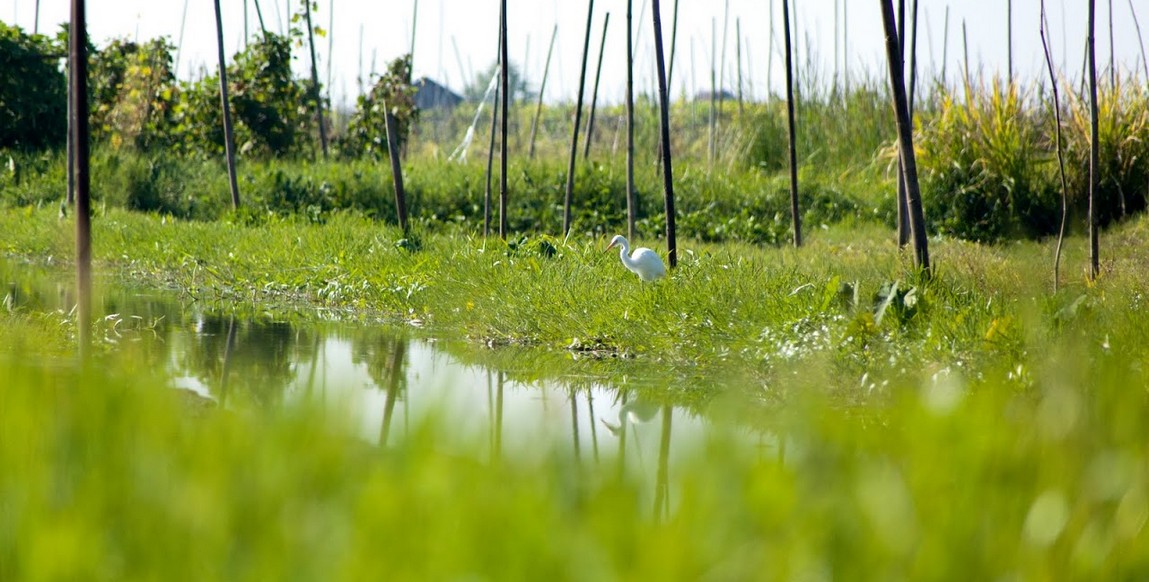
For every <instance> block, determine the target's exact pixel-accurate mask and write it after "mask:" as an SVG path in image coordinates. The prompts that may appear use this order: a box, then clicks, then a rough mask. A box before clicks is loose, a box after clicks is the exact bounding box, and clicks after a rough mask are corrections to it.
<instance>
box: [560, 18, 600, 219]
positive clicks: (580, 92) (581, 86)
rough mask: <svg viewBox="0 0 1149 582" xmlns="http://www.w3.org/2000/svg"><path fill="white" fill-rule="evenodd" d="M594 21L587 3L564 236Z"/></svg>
mask: <svg viewBox="0 0 1149 582" xmlns="http://www.w3.org/2000/svg"><path fill="white" fill-rule="evenodd" d="M593 21H594V0H590V2H588V3H587V14H586V36H585V40H583V45H582V68H581V69H580V72H579V78H578V99H577V101H576V102H575V118H574V128H573V129H572V130H571V149H570V162H569V163H568V164H567V186H566V197H565V198H564V200H563V236H564V237H565V236H566V235H567V234H568V233H569V232H570V229H571V203H572V202H573V199H574V174H575V158H576V157H577V154H578V129H579V125H580V124H581V123H582V98H583V93H584V91H585V90H586V61H587V53H589V52H590V29H591V25H592V23H593Z"/></svg>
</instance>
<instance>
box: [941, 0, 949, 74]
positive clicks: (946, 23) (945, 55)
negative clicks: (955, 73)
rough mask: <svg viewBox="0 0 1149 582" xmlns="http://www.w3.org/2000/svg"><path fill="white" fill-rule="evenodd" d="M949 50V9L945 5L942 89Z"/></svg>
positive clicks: (947, 5)
mask: <svg viewBox="0 0 1149 582" xmlns="http://www.w3.org/2000/svg"><path fill="white" fill-rule="evenodd" d="M949 50H950V7H949V4H946V17H945V21H944V24H942V87H945V86H946V65H947V64H949Z"/></svg>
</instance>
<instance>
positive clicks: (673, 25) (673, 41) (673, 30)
mask: <svg viewBox="0 0 1149 582" xmlns="http://www.w3.org/2000/svg"><path fill="white" fill-rule="evenodd" d="M677 48H678V0H674V15H673V16H671V20H670V63H669V68H668V69H667V71H666V87H667V90H668V91H670V90H672V89H670V88H671V87H673V86H674V85H672V84H671V83H673V82H674V53H675V49H677Z"/></svg>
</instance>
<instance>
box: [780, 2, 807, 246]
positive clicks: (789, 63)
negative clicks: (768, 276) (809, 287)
mask: <svg viewBox="0 0 1149 582" xmlns="http://www.w3.org/2000/svg"><path fill="white" fill-rule="evenodd" d="M782 28H783V29H785V30H784V31H783V32H782V36H783V39H782V42H783V44H784V46H783V47H782V48H783V51H784V53H785V55H786V119H787V127H788V129H789V131H788V135H789V137H790V139H789V148H788V149H789V153H790V219H791V221H792V222H793V224H794V246H795V247H800V246H802V214H801V213H800V212H799V209H798V146H797V143H796V142H797V141H798V139H797V138H798V135H797V129H796V124H795V119H794V73H793V71H794V62H793V58H792V56H791V54H792V53H791V50H790V47H791V42H790V0H782Z"/></svg>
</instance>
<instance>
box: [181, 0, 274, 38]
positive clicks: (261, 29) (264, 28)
mask: <svg viewBox="0 0 1149 582" xmlns="http://www.w3.org/2000/svg"><path fill="white" fill-rule="evenodd" d="M252 4H255V19H256V20H258V21H259V32H260V33H262V34H263V36H267V26H266V25H264V23H263V9H261V8H260V7H259V0H252ZM185 6H186V3H185ZM180 35H181V36H182V35H183V24H180Z"/></svg>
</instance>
